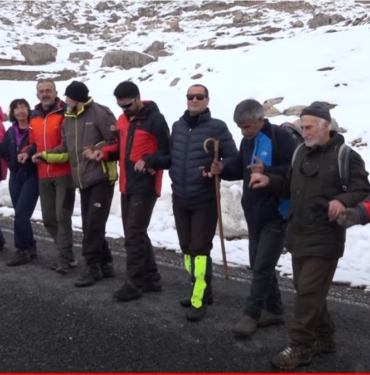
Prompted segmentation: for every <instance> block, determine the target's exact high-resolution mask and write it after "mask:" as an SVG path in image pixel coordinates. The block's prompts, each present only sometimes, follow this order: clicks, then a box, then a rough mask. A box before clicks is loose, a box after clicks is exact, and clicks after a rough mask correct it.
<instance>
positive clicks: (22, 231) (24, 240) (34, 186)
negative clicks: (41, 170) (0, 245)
mask: <svg viewBox="0 0 370 375" xmlns="http://www.w3.org/2000/svg"><path fill="white" fill-rule="evenodd" d="M9 193H10V198H11V200H12V204H13V207H14V246H15V248H16V249H20V250H29V249H31V248H33V247H34V246H35V245H36V241H35V239H34V237H33V231H32V225H31V217H32V214H33V212H34V210H35V207H36V204H37V200H38V198H39V182H38V179H37V176H32V177H26V176H22V175H17V174H11V175H10V178H9Z"/></svg>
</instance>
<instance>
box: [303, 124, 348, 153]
mask: <svg viewBox="0 0 370 375" xmlns="http://www.w3.org/2000/svg"><path fill="white" fill-rule="evenodd" d="M329 134H330V139H329V141H328V142H327V143H326V144H325V145H322V146H314V147H312V148H310V147H307V149H308V151H309V153H315V152H319V153H320V152H325V151H326V150H328V149H333V148H335V147H337V148H338V149H339V147H340V146H341V145H342V144H343V143H344V137H343V135H342V134H339V133H338V132H337V131H335V130H330V132H329Z"/></svg>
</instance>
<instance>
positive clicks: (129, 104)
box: [117, 99, 135, 108]
mask: <svg viewBox="0 0 370 375" xmlns="http://www.w3.org/2000/svg"><path fill="white" fill-rule="evenodd" d="M134 101H135V99H132V100H130V101H129V102H127V103H124V104H118V103H117V104H118V107H121V108H130V107H131V106H132V103H133V102H134Z"/></svg>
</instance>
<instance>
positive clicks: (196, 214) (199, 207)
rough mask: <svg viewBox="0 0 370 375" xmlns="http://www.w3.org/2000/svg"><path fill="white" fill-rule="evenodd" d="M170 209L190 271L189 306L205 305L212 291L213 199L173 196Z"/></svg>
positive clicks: (214, 223)
mask: <svg viewBox="0 0 370 375" xmlns="http://www.w3.org/2000/svg"><path fill="white" fill-rule="evenodd" d="M173 213H174V217H175V223H176V230H177V235H178V237H179V242H180V247H181V250H182V252H183V253H184V265H185V269H186V271H187V272H188V273H189V275H190V282H191V284H192V294H191V297H190V301H191V304H192V306H193V307H195V308H200V307H202V306H203V305H206V306H207V302H208V299H209V297H210V296H211V294H212V286H211V283H212V258H211V256H210V253H211V250H212V248H213V238H214V236H215V233H216V226H217V221H218V216H217V204H216V200H215V199H209V198H208V199H202V198H201V197H199V198H198V199H191V200H189V199H180V198H178V197H176V196H174V197H173Z"/></svg>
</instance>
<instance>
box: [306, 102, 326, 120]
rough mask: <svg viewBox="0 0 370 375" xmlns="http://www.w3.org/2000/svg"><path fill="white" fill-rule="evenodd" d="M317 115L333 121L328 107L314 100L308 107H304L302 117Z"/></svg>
mask: <svg viewBox="0 0 370 375" xmlns="http://www.w3.org/2000/svg"><path fill="white" fill-rule="evenodd" d="M305 115H306V116H315V117H319V118H322V119H324V120H326V121H328V122H331V116H330V111H329V109H328V107H327V106H326V105H325V104H324V103H321V102H313V103H312V104H310V105H309V106H308V107H306V108H303V109H302V112H301V115H300V117H302V116H305Z"/></svg>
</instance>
